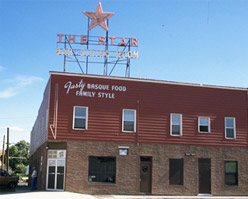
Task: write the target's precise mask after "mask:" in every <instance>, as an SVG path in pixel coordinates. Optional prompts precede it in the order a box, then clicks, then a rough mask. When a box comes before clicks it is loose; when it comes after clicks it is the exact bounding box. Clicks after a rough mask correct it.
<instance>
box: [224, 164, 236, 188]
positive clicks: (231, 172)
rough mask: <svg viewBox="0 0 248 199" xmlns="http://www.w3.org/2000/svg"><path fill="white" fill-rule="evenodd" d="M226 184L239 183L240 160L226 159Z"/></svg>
mask: <svg viewBox="0 0 248 199" xmlns="http://www.w3.org/2000/svg"><path fill="white" fill-rule="evenodd" d="M225 184H226V185H238V162H237V161H225Z"/></svg>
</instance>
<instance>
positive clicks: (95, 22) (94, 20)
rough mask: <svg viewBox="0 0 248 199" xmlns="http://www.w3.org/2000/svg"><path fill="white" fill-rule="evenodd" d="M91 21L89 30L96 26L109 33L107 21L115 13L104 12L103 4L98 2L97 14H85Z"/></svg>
mask: <svg viewBox="0 0 248 199" xmlns="http://www.w3.org/2000/svg"><path fill="white" fill-rule="evenodd" d="M83 13H84V14H85V15H86V16H87V17H89V18H90V19H91V23H90V26H89V30H91V29H92V28H94V27H96V26H101V27H102V28H103V29H104V30H106V31H108V26H107V23H106V20H107V19H109V18H110V17H112V16H113V15H114V14H115V13H109V12H103V10H102V5H101V2H98V5H97V7H96V11H95V12H83Z"/></svg>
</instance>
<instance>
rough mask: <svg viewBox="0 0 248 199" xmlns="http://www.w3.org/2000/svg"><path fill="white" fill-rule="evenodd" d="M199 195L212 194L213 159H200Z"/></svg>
mask: <svg viewBox="0 0 248 199" xmlns="http://www.w3.org/2000/svg"><path fill="white" fill-rule="evenodd" d="M198 168H199V193H200V194H211V159H209V158H199V159H198Z"/></svg>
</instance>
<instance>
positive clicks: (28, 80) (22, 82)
mask: <svg viewBox="0 0 248 199" xmlns="http://www.w3.org/2000/svg"><path fill="white" fill-rule="evenodd" d="M36 81H43V79H42V78H40V77H35V76H29V77H27V76H18V77H16V78H15V79H14V82H18V84H19V86H20V87H23V86H28V85H31V84H32V83H34V82H36Z"/></svg>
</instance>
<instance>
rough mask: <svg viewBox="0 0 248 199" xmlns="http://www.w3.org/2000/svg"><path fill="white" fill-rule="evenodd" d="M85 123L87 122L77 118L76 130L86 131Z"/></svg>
mask: <svg viewBox="0 0 248 199" xmlns="http://www.w3.org/2000/svg"><path fill="white" fill-rule="evenodd" d="M85 122H86V120H85V119H77V118H75V122H74V128H79V129H86V126H85Z"/></svg>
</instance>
